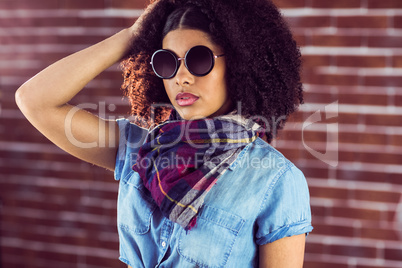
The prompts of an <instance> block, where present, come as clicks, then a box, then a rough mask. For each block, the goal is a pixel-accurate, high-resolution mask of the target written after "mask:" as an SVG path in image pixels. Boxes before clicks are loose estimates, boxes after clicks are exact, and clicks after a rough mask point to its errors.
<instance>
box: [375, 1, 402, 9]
mask: <svg viewBox="0 0 402 268" xmlns="http://www.w3.org/2000/svg"><path fill="white" fill-rule="evenodd" d="M367 7H368V8H402V2H401V1H400V0H381V1H378V0H367Z"/></svg>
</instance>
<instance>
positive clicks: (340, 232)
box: [313, 214, 356, 238]
mask: <svg viewBox="0 0 402 268" xmlns="http://www.w3.org/2000/svg"><path fill="white" fill-rule="evenodd" d="M315 216H316V215H314V214H313V219H314V217H315ZM313 225H314V234H317V235H324V236H331V235H334V234H336V236H340V237H347V238H351V237H356V230H355V228H354V227H353V226H341V225H334V224H331V223H325V224H320V223H314V222H313Z"/></svg>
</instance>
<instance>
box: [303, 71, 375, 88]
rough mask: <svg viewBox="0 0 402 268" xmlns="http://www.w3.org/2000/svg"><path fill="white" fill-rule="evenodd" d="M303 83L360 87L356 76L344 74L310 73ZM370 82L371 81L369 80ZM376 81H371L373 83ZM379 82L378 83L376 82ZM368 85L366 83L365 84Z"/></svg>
mask: <svg viewBox="0 0 402 268" xmlns="http://www.w3.org/2000/svg"><path fill="white" fill-rule="evenodd" d="M304 78H305V80H304V82H305V83H309V84H319V85H320V84H321V85H334V86H335V85H337V86H358V85H360V80H361V79H360V78H359V76H357V75H353V74H352V75H344V74H317V73H312V74H311V75H310V76H308V77H304ZM370 82H371V80H370ZM374 82H376V81H373V83H374ZM378 82H379V81H378ZM367 83H368V82H367Z"/></svg>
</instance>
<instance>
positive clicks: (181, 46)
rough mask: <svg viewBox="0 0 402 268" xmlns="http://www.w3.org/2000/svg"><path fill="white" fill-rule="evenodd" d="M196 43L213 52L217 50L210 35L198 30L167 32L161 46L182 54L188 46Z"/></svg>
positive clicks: (218, 49) (190, 46)
mask: <svg viewBox="0 0 402 268" xmlns="http://www.w3.org/2000/svg"><path fill="white" fill-rule="evenodd" d="M198 45H203V46H207V47H209V48H210V49H211V50H212V51H213V52H219V51H220V48H219V47H218V46H217V45H215V44H214V43H213V42H212V41H211V38H210V36H209V35H208V34H207V33H205V32H203V31H200V30H193V29H177V30H174V31H171V32H169V33H168V34H167V35H166V36H165V38H164V39H163V41H162V48H164V49H169V50H172V51H173V52H175V53H176V54H178V55H184V54H185V53H186V52H187V51H188V50H189V49H190V48H192V47H194V46H198Z"/></svg>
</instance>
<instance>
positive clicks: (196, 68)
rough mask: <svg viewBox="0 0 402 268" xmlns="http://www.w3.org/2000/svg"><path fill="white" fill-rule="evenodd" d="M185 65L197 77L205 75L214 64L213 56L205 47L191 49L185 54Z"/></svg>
mask: <svg viewBox="0 0 402 268" xmlns="http://www.w3.org/2000/svg"><path fill="white" fill-rule="evenodd" d="M186 64H187V68H188V69H189V71H190V72H191V73H192V74H194V75H198V76H203V75H207V74H208V73H209V72H210V71H211V70H212V67H213V64H214V59H213V54H212V52H211V50H210V49H209V48H207V47H204V46H196V47H193V48H191V49H190V51H189V52H188V53H187V56H186Z"/></svg>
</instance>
